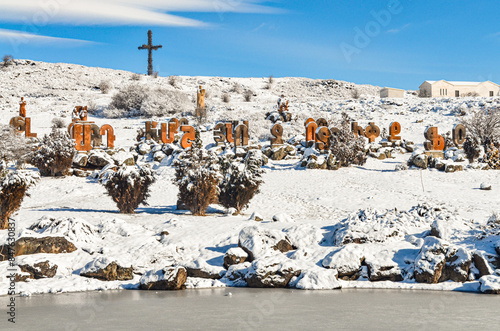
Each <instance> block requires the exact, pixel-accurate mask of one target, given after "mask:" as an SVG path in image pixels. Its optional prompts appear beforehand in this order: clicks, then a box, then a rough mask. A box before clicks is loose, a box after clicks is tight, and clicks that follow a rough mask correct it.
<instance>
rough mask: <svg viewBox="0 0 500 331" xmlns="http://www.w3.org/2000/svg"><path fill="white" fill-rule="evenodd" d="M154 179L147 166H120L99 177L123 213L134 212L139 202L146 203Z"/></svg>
mask: <svg viewBox="0 0 500 331" xmlns="http://www.w3.org/2000/svg"><path fill="white" fill-rule="evenodd" d="M155 181H156V179H155V176H154V173H153V171H152V170H151V168H150V167H148V166H143V167H139V166H137V165H134V166H127V165H123V166H121V167H120V168H119V169H118V170H117V171H110V172H107V173H106V175H105V176H103V178H102V179H101V182H102V184H103V185H104V187H105V188H106V190H107V191H108V194H109V196H111V198H112V199H113V201H114V202H116V204H117V206H118V209H119V210H120V212H121V213H123V214H134V213H135V209H136V208H137V207H139V205H140V204H143V205H146V206H147V203H146V200H147V199H148V198H149V196H150V186H151V184H153V183H154V182H155Z"/></svg>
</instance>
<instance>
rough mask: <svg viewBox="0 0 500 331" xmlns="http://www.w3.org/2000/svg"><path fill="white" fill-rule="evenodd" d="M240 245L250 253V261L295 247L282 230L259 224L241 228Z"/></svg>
mask: <svg viewBox="0 0 500 331" xmlns="http://www.w3.org/2000/svg"><path fill="white" fill-rule="evenodd" d="M238 246H239V247H241V248H242V249H243V250H244V251H245V252H246V253H247V254H248V261H250V262H251V261H253V260H255V259H256V258H261V257H266V256H272V255H276V254H279V252H282V253H284V252H288V251H290V250H292V249H293V247H292V244H291V243H290V240H289V239H288V238H287V237H286V236H285V235H284V234H283V233H282V232H281V231H276V230H271V229H264V228H261V227H257V226H250V227H246V228H244V229H243V230H241V232H240V234H239V238H238Z"/></svg>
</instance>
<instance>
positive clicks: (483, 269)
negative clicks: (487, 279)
mask: <svg viewBox="0 0 500 331" xmlns="http://www.w3.org/2000/svg"><path fill="white" fill-rule="evenodd" d="M472 260H473V261H474V266H475V267H476V269H477V270H479V277H482V276H487V275H491V274H492V273H493V270H492V269H491V266H490V263H489V262H488V260H487V259H486V257H485V256H484V254H483V253H482V252H479V251H475V252H474V253H472Z"/></svg>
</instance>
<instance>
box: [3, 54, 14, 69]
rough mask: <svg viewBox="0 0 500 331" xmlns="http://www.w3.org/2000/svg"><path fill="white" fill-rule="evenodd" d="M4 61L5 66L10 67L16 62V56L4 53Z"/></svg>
mask: <svg viewBox="0 0 500 331" xmlns="http://www.w3.org/2000/svg"><path fill="white" fill-rule="evenodd" d="M2 61H3V66H4V67H8V66H11V65H12V64H14V58H13V57H12V55H4V57H3V58H2Z"/></svg>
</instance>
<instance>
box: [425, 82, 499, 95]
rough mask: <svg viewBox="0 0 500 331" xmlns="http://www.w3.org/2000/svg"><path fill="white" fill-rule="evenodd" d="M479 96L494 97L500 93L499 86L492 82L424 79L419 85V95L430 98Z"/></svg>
mask: <svg viewBox="0 0 500 331" xmlns="http://www.w3.org/2000/svg"><path fill="white" fill-rule="evenodd" d="M476 93H477V95H478V96H480V97H496V96H498V95H499V94H500V86H499V85H498V84H495V83H493V82H489V81H486V82H482V83H480V82H477V83H476V82H448V81H445V80H440V81H435V82H434V81H425V82H424V83H423V84H422V85H420V95H421V96H425V97H432V98H440V97H442V98H454V97H466V96H471V94H472V95H474V94H476Z"/></svg>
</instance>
